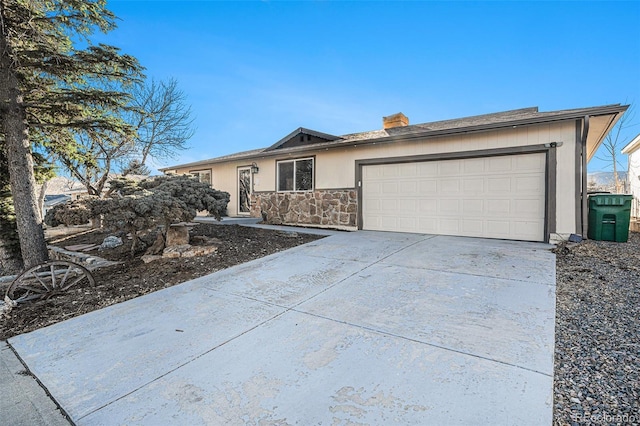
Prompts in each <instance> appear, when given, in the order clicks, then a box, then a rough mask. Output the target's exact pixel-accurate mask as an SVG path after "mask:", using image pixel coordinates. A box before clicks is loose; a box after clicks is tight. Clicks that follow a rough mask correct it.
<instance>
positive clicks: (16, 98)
mask: <svg viewBox="0 0 640 426" xmlns="http://www.w3.org/2000/svg"><path fill="white" fill-rule="evenodd" d="M7 51H8V46H7V40H6V38H5V34H3V33H0V55H1V56H0V117H1V118H0V126H2V130H3V133H4V137H5V151H6V152H5V153H6V156H7V161H8V163H9V181H10V183H11V195H12V197H13V204H14V207H15V212H16V223H17V225H18V236H19V237H20V248H21V250H22V259H23V261H24V265H25V267H27V268H29V267H31V266H34V265H37V264H38V263H42V262H45V261H47V260H48V258H49V255H48V253H47V244H46V242H45V239H44V231H43V229H42V219H41V218H40V215H39V213H38V205H37V200H36V192H35V179H34V175H33V157H32V156H31V142H30V141H29V130H28V127H27V123H26V110H25V106H24V103H23V98H22V93H21V92H20V86H19V84H18V79H17V78H16V75H15V74H14V73H13V72H12V63H11V59H10V58H9V56H8V55H7V53H6V52H7Z"/></svg>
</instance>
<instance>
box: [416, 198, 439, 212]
mask: <svg viewBox="0 0 640 426" xmlns="http://www.w3.org/2000/svg"><path fill="white" fill-rule="evenodd" d="M419 205H420V212H421V214H423V215H425V214H434V213H437V212H438V200H437V199H434V198H432V199H424V198H422V199H420V200H419Z"/></svg>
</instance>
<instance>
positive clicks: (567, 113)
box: [160, 104, 627, 171]
mask: <svg viewBox="0 0 640 426" xmlns="http://www.w3.org/2000/svg"><path fill="white" fill-rule="evenodd" d="M626 109H627V106H624V105H620V104H612V105H603V106H597V107H589V108H575V109H565V110H558V111H548V112H539V111H538V107H530V108H521V109H515V110H510V111H503V112H497V113H492V114H483V115H475V116H471V117H464V118H457V119H453V120H442V121H433V122H429V123H421V124H412V125H409V126H402V127H392V128H389V129H380V130H371V131H366V132H360V133H350V134H346V135H342V136H339V137H338V136H332V135H328V134H326V133H321V132H316V131H312V130H308V129H304V128H302V127H301V128H299V129H298V130H296V131H294V132H293V133H291V134H289V135H287V136H286V137H285V138H283V139H281V140H280V141H278V142H277V143H276V144H274V145H271V146H270V147H267V148H262V149H254V150H251V151H244V152H238V153H235V154H231V155H226V156H223V157H216V158H212V159H208V160H202V161H198V162H195V163H187V164H180V165H176V166H172V167H165V168H162V169H160V170H161V171H165V170H171V169H179V168H186V167H195V166H199V165H205V164H211V163H220V162H224V161H229V160H239V159H243V158H251V157H254V158H255V157H259V156H267V155H273V151H270V150H271V149H273V147H277V146H279V145H281V144H282V143H284V142H286V141H287V140H289V139H290V138H291V137H292V136H294V135H295V134H297V133H299V132H300V131H303V130H304V131H306V132H313V133H310V134H318V135H324V136H327V137H333V138H335V139H334V140H327V142H326V143H316V144H313V145H306V146H299V147H288V148H284V149H281V150H278V151H277V152H278V154H282V153H285V152H298V151H305V150H314V149H318V148H325V147H326V148H329V147H334V146H340V145H353V144H356V143H357V144H365V143H372V142H374V141H379V140H402V139H413V138H417V137H435V136H443V135H451V134H457V133H469V132H477V131H483V130H490V129H498V128H504V127H515V126H521V125H529V124H539V123H546V122H553V121H561V120H568V119H577V118H582V117H584V116H586V115H589V116H597V115H607V114H612V113H620V112H623V111H625V110H626Z"/></svg>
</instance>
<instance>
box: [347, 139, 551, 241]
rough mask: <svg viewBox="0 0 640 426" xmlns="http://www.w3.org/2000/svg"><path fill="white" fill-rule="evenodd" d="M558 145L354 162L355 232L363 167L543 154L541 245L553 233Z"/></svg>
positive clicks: (359, 224) (360, 203)
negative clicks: (356, 190)
mask: <svg viewBox="0 0 640 426" xmlns="http://www.w3.org/2000/svg"><path fill="white" fill-rule="evenodd" d="M561 145H562V143H561V142H553V143H548V144H538V145H527V146H516V147H509V148H496V149H483V150H475V151H462V152H445V153H438V154H426V155H414V156H405V157H391V158H370V159H363V160H356V167H355V169H356V184H357V185H356V186H357V188H358V206H359V207H358V229H362V225H363V211H362V205H363V200H362V167H363V166H374V165H381V164H398V163H417V162H426V161H442V160H460V159H470V158H483V157H498V156H505V155H518V154H536V153H544V154H545V217H544V241H545V242H549V236H550V234H552V233H555V231H556V168H557V162H556V147H559V146H561Z"/></svg>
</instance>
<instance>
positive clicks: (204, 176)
mask: <svg viewBox="0 0 640 426" xmlns="http://www.w3.org/2000/svg"><path fill="white" fill-rule="evenodd" d="M191 174H192V175H193V176H195V177H197V178H198V180H199V181H200V182H204V183H206V184H207V185H209V186H211V170H199V171H197V172H191Z"/></svg>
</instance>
